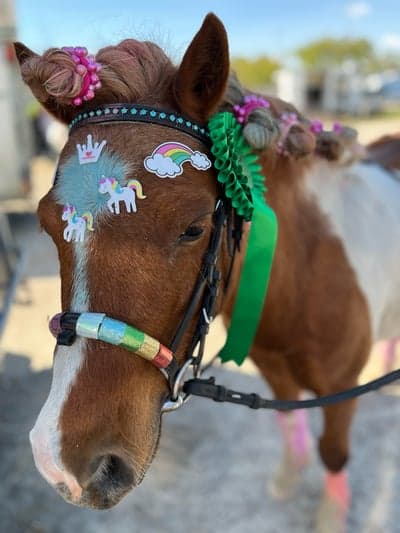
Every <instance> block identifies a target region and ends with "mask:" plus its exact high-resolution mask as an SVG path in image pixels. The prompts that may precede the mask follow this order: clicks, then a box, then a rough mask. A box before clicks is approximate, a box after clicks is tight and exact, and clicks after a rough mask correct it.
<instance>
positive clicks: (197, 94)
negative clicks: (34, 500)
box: [17, 16, 229, 508]
mask: <svg viewBox="0 0 400 533" xmlns="http://www.w3.org/2000/svg"><path fill="white" fill-rule="evenodd" d="M141 44H142V43H136V42H134V41H133V45H132V46H133V47H134V48H135V51H136V53H137V54H139V55H140V46H139V45H141ZM121 47H122V49H125V50H126V49H127V48H128V47H129V42H125V43H122V44H121V45H120V47H115V50H116V52H120V51H121ZM105 50H106V52H107V53H106V54H105V55H107V54H111V51H110V49H105ZM157 50H158V53H161V54H162V52H161V51H159V49H157ZM17 52H19V54H18V55H19V59H20V62H21V63H22V71H23V73H24V65H25V62H26V61H32V55H31V56H30V55H29V54H30V53H29V52H28V51H27V50H26V49H23V53H21V49H19V50H18V49H17ZM103 55H104V54H103ZM38 57H39V56H34V58H33V59H34V60H35V61H38V59H37V58H38ZM146 58H147V59H148V60H149V61H150V59H151V58H149V57H147V56H146V54H144V55H142V56H141V57H139V58H136V63H135V64H134V65H133V66H134V67H135V66H136V68H141V69H144V71H145V69H146V66H145V61H146ZM216 58H217V59H216ZM97 59H98V61H100V62H102V63H103V64H104V63H105V66H104V67H103V68H104V71H105V78H104V79H105V82H104V83H103V88H102V89H101V91H99V95H98V97H99V102H98V103H108V104H112V103H114V102H117V101H121V100H123V99H126V98H127V96H126V95H122V96H119V95H118V92H117V89H118V87H120V86H122V81H124V82H125V85H127V83H128V82H127V81H126V80H122V81H121V82H120V85H118V84H116V83H115V80H114V81H113V80H111V78H110V80H111V81H110V80H109V81H107V80H108V78H107V76H109V71H108V68H109V69H111V68H112V67H111V64H112V61H111V60H110V64H109V66H107V62H106V61H105V59H106V58H105V56H104V58H103V60H102V56H101V53H100V54H98V56H97ZM110 59H112V54H111V56H110ZM152 60H153V63H154V62H155V61H156V60H157V58H154V57H153V58H152ZM163 62H164V63H163ZM133 63H134V62H133ZM153 63H152V64H151V67H152V69H155V66H154V64H153ZM157 64H160V65H161V66H162V68H163V72H160V73H158V78H157V76H155V77H154V74H155V71H154V72H153V78H154V80H153V82H152V84H151V83H150V81H149V77H146V75H143V76H142V78H141V82H142V84H143V89H144V93H143V94H141V95H139V96H138V97H137V98H136V100H140V101H141V102H143V103H144V104H150V105H152V104H153V105H156V107H157V108H163V107H164V108H167V109H174V110H176V111H177V112H178V113H179V112H182V113H185V114H187V115H189V116H190V117H193V119H194V120H197V121H205V120H206V119H207V118H208V116H210V115H211V114H212V113H213V112H214V111H215V109H216V107H217V106H218V103H219V101H220V100H221V99H222V95H223V92H224V89H225V84H226V80H227V76H228V70H229V64H228V51H227V43H226V35H225V32H224V29H223V27H222V25H221V23H220V22H219V21H218V19H216V18H215V17H214V16H208V17H207V19H206V21H205V23H204V24H203V26H202V28H201V30H200V32H199V33H198V34H197V36H196V37H195V39H194V41H193V42H192V44H191V46H190V47H189V49H188V51H187V53H186V55H185V57H184V59H183V62H182V65H181V67H180V68H179V69H178V70H175V69H174V68H173V67H172V66H171V65H170V64H169V63H167V62H166V60H165V59H164V56H162V57H161V59H160V60H159V62H158V63H157ZM129 68H133V67H132V66H130V65H127V69H128V70H129ZM156 70H157V69H156ZM142 74H143V73H142ZM144 74H146V72H144ZM163 75H165V76H167V79H165V80H164V79H162V76H163ZM133 77H134V76H133ZM156 78H157V79H156ZM28 81H30V85H31V87H32V88H33V90H34V87H35V83H34V82H32V81H31V80H28ZM107 83H109V87H108V89H107ZM113 83H114V85H112V84H113ZM146 83H147V84H148V85H149V84H150V85H151V86H149V87H147V89H148V92H146V91H145V89H146V87H145V85H146ZM157 91H158V93H157ZM156 93H157V94H156ZM147 94H149V95H151V96H150V97H149V100H150V101H149V100H146V95H147ZM116 95H117V96H116ZM128 97H129V96H128ZM55 100H56V98H49V99H48V100H46V101H45V102H46V105H47V107H48V109H50V110H51V111H52V112H55V109H57V106H56V104H57V102H55ZM136 100H134V99H133V97H131V101H136ZM60 109H61V111H59V113H58V116H59V117H61V118H64V119H65V118H66V117H68V116H70V115H71V110H70V109H69V108H67V106H66V105H63V106H61V107H60ZM90 136H91V137H90ZM103 141H106V142H105V143H104V142H103ZM89 142H93V144H94V143H96V142H98V143H99V145H98V147H99V146H101V150H100V153H99V154H98V155H99V157H97V159H96V157H94V158H93V161H91V162H87V161H84V157H85V154H84V152H85V148H84V147H83V145H84V144H85V145H86V152H88V151H90V150H87V146H88V143H89ZM78 145H80V147H79V146H78ZM160 147H161V148H160ZM167 149H169V150H170V151H169V152H168V153H167V151H166V150H167ZM179 149H180V150H181V151H183V152H185V150H186V152H187V153H186V155H184V154H183V155H182V157H181V159H180V160H178V158H176V159H174V157H173V156H174V154H176V151H175V152H174V150H178V151H179ZM188 154H189V155H188ZM195 154H198V155H195ZM88 157H89V158H90V157H91V156H90V155H89V156H88ZM167 157H168V158H169V159H168V161H167V160H166V158H167ZM191 157H192V158H191ZM209 157H210V154H209V152H208V150H207V147H206V146H205V145H203V144H202V143H201V142H200V141H199V140H197V139H195V138H193V137H192V136H190V135H188V134H187V133H185V132H183V131H179V130H177V129H173V128H168V127H164V126H160V125H156V124H138V123H134V124H132V123H126V124H120V123H117V122H115V123H111V124H98V125H93V124H92V125H91V124H89V125H86V126H82V127H79V128H76V129H75V130H74V131H73V132H72V133H71V135H70V138H69V141H68V143H67V145H66V146H65V148H64V150H63V152H62V154H61V157H60V162H59V166H58V170H57V177H56V181H55V184H54V186H53V187H52V189H51V190H50V192H49V193H48V194H47V195H46V196H45V197H44V198H43V199H42V200H41V202H40V206H39V217H40V222H41V225H42V226H43V228H44V230H45V231H46V232H47V233H49V235H50V236H51V237H52V239H53V241H54V243H55V245H56V246H57V249H58V254H59V260H60V268H61V281H62V309H63V311H67V310H68V311H76V312H84V311H90V312H101V313H106V314H107V315H109V316H111V317H113V318H115V319H117V320H121V321H123V322H126V323H128V324H132V325H134V326H135V327H136V328H138V329H140V330H142V331H144V332H146V333H147V334H149V335H151V336H153V337H155V338H156V339H158V340H159V341H160V342H162V343H163V344H164V345H166V346H168V345H169V344H170V343H171V340H172V338H173V335H174V333H175V331H176V328H177V326H178V325H179V322H180V320H181V319H182V317H183V315H184V312H185V309H186V306H187V304H188V302H189V300H190V297H191V294H192V291H193V288H194V285H195V282H196V279H197V277H198V275H199V270H200V267H201V264H202V261H203V257H204V254H205V252H206V249H207V247H208V244H209V240H210V234H211V231H212V226H213V212H214V209H215V204H216V200H217V185H216V177H215V174H214V171H213V169H212V166H211V165H209V164H207V161H208V158H209ZM182 158H183V159H182ZM193 158H194V159H193ZM172 163H173V164H172ZM193 328H194V322H193V324H191V326H190V327H189V329H188V331H187V334H186V336H185V337H184V339H183V342H182V343H181V346H180V348H179V350H178V353H177V354H176V355H177V358H178V360H180V361H181V362H182V358H183V354H184V351H185V348H186V347H187V346H188V343H189V341H190V339H191V334H192V333H193ZM167 394H168V385H167V382H166V380H165V378H164V377H163V375H162V374H161V373H160V372H159V370H158V369H156V368H155V367H153V366H152V365H151V364H150V363H149V362H148V361H145V360H143V359H140V358H139V357H137V356H135V355H133V354H131V353H129V352H127V351H125V350H124V349H122V348H118V347H115V346H111V345H109V344H105V343H102V342H101V341H95V340H85V339H82V338H78V339H77V340H75V342H74V343H73V344H72V346H57V347H56V350H55V356H54V369H53V382H52V387H51V390H50V394H49V397H48V399H47V401H46V403H45V405H44V406H43V408H42V411H41V413H40V415H39V417H38V419H37V421H36V424H35V427H34V428H33V430H32V432H31V442H32V447H33V452H34V457H35V462H36V465H37V467H38V469H39V470H40V472H41V473H42V474H43V476H44V477H45V478H46V479H47V480H48V481H49V482H50V483H51V484H52V485H53V486H54V487H55V488H56V489H57V490H58V491H59V492H60V493H61V494H62V495H63V496H64V497H65V498H66V499H67V500H68V501H71V502H73V503H76V504H78V505H84V506H88V507H94V508H107V507H110V506H112V505H114V504H116V503H117V502H118V501H119V500H120V499H121V497H122V496H123V495H124V494H126V493H127V492H128V491H129V490H130V489H131V488H132V487H134V486H136V485H137V484H138V483H140V481H141V480H142V478H143V476H144V473H145V472H146V469H147V467H148V466H149V463H150V462H151V460H152V458H153V456H154V453H155V451H156V448H157V444H158V439H159V434H160V420H161V408H162V405H163V402H164V400H165V398H166V396H167Z"/></svg>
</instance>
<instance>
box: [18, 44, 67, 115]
mask: <svg viewBox="0 0 400 533" xmlns="http://www.w3.org/2000/svg"><path fill="white" fill-rule="evenodd" d="M14 50H15V55H16V57H17V60H18V63H19V66H20V70H21V76H22V79H23V81H24V82H25V83H26V84H27V85H28V87H29V88H30V90H31V91H32V93H33V95H34V96H35V98H36V99H37V100H38V101H39V102H40V103H41V104H42V105H43V107H44V108H45V109H46V110H47V111H48V112H49V113H51V114H52V115H54V116H55V117H56V118H57V119H58V120H60V121H61V122H64V123H69V122H70V121H71V120H72V118H73V116H74V114H75V112H76V110H75V109H74V108H73V106H72V105H69V104H67V103H66V101H65V100H64V101H63V99H62V98H59V97H58V96H56V94H57V91H51V89H50V88H49V83H48V82H49V80H54V79H56V78H57V77H58V78H60V77H61V76H60V73H61V75H62V76H63V77H64V78H65V77H67V78H68V77H71V72H72V73H73V69H74V65H73V63H72V62H71V60H70V58H67V60H68V61H69V63H70V64H69V65H67V66H65V65H62V66H61V65H60V64H59V63H58V61H57V57H56V54H55V59H54V60H53V59H50V58H49V52H50V54H51V53H52V52H53V51H52V50H50V51H48V52H47V53H45V54H44V55H43V56H41V55H39V54H36V53H35V52H33V51H32V50H30V49H29V48H28V47H27V46H25V45H24V44H23V43H18V42H17V43H14ZM60 52H61V51H60ZM61 55H63V56H65V55H66V54H65V53H64V52H61ZM72 75H73V74H72ZM61 82H62V81H61ZM53 84H54V83H53ZM49 90H50V92H49ZM51 92H52V94H51Z"/></svg>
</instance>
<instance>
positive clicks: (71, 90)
mask: <svg viewBox="0 0 400 533" xmlns="http://www.w3.org/2000/svg"><path fill="white" fill-rule="evenodd" d="M21 74H22V78H23V80H24V81H25V83H27V84H28V85H29V86H30V88H31V90H32V92H33V94H34V95H35V96H36V98H37V99H38V100H39V101H40V102H41V103H45V102H47V101H48V100H49V99H50V98H51V97H52V98H56V99H57V101H58V102H59V103H61V104H70V103H71V101H72V100H73V99H74V98H75V97H77V96H78V95H79V94H80V92H81V90H82V84H83V78H82V76H81V75H80V74H78V73H77V72H76V64H75V62H74V61H73V59H72V57H71V55H70V54H69V53H67V52H66V51H64V50H61V49H59V48H50V49H49V50H47V51H46V52H45V53H44V54H43V55H42V56H39V55H36V54H35V55H34V56H32V57H30V58H28V59H27V60H26V61H25V62H24V63H22V65H21Z"/></svg>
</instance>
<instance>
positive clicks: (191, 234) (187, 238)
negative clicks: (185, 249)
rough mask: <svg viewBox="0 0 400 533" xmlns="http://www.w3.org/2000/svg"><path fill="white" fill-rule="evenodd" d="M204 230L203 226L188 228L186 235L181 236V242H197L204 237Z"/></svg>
mask: <svg viewBox="0 0 400 533" xmlns="http://www.w3.org/2000/svg"><path fill="white" fill-rule="evenodd" d="M203 231H204V229H203V228H202V227H201V226H188V227H187V228H186V230H185V232H184V233H182V234H181V235H180V236H179V241H180V242H193V241H197V239H199V238H200V236H201V235H202V233H203Z"/></svg>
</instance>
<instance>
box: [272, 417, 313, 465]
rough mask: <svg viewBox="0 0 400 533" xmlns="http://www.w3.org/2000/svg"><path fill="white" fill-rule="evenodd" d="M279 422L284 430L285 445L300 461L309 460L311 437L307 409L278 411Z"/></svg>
mask: <svg viewBox="0 0 400 533" xmlns="http://www.w3.org/2000/svg"><path fill="white" fill-rule="evenodd" d="M278 424H279V426H280V428H281V430H282V433H283V438H284V441H285V445H286V447H287V448H288V449H289V451H290V452H291V454H292V455H293V456H294V457H295V458H296V460H297V461H298V462H299V463H303V462H305V461H307V460H308V455H309V451H310V442H311V437H310V433H309V430H308V423H307V414H306V411H305V409H299V410H297V411H293V412H291V413H278Z"/></svg>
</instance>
